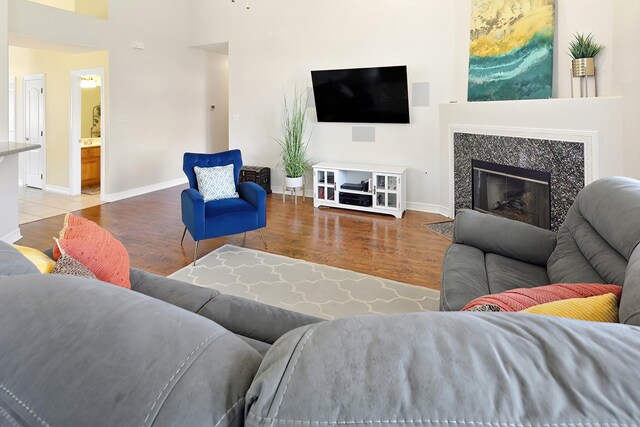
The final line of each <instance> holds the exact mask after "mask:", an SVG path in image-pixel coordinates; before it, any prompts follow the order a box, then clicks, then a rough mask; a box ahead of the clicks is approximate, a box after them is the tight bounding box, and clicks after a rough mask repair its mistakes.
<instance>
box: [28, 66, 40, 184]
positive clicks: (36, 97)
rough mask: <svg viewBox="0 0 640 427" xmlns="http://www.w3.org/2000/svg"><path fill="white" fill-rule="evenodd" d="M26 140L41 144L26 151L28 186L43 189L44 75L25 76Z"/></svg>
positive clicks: (30, 142) (29, 142)
mask: <svg viewBox="0 0 640 427" xmlns="http://www.w3.org/2000/svg"><path fill="white" fill-rule="evenodd" d="M24 140H25V142H26V143H28V144H39V145H40V148H38V149H37V150H32V151H28V152H27V153H26V175H27V183H26V184H27V186H28V187H34V188H40V189H42V187H43V184H44V166H45V163H44V162H45V159H44V152H45V151H44V147H45V134H44V76H25V78H24Z"/></svg>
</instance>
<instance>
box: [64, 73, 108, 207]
mask: <svg viewBox="0 0 640 427" xmlns="http://www.w3.org/2000/svg"><path fill="white" fill-rule="evenodd" d="M82 76H100V120H101V125H100V201H101V202H103V201H104V200H105V193H106V179H105V176H106V163H107V162H106V157H107V156H106V155H105V153H106V149H105V141H106V138H105V134H106V132H107V126H106V124H107V123H108V122H107V120H106V115H107V114H106V113H107V108H106V100H105V89H104V88H105V79H104V68H102V67H100V68H86V69H83V70H73V71H71V75H70V77H71V81H70V85H69V86H70V89H71V93H70V97H71V111H70V114H69V116H70V120H69V194H70V195H72V196H77V195H78V194H80V192H81V190H82V175H81V173H82V158H81V151H80V138H81V135H82V90H81V88H80V78H81V77H82Z"/></svg>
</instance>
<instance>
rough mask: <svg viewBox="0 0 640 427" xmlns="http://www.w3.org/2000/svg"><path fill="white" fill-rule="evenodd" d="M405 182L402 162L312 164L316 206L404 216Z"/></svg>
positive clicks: (405, 174)
mask: <svg viewBox="0 0 640 427" xmlns="http://www.w3.org/2000/svg"><path fill="white" fill-rule="evenodd" d="M406 182H407V168H405V167H401V166H385V165H365V164H356V163H337V162H321V163H318V164H315V165H313V206H314V207H316V208H317V207H320V206H328V207H332V208H344V209H353V210H357V211H363V212H376V213H381V214H388V215H393V216H395V217H396V218H402V215H403V214H404V211H405V210H406V209H407V193H406ZM345 184H346V185H345Z"/></svg>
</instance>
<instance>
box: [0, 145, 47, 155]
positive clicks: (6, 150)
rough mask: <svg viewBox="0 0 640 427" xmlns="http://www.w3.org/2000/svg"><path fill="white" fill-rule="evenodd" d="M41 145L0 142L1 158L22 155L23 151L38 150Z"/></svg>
mask: <svg viewBox="0 0 640 427" xmlns="http://www.w3.org/2000/svg"><path fill="white" fill-rule="evenodd" d="M38 148H40V145H39V144H27V143H24V142H0V157H4V156H8V155H10V154H17V153H22V152H23V151H31V150H37V149H38Z"/></svg>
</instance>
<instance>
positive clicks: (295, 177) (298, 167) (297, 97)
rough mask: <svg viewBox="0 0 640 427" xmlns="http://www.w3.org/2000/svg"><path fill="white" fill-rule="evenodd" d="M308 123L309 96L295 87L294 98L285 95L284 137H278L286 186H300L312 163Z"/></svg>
mask: <svg viewBox="0 0 640 427" xmlns="http://www.w3.org/2000/svg"><path fill="white" fill-rule="evenodd" d="M306 125H307V97H306V96H303V95H302V94H300V93H299V92H298V89H295V91H294V93H293V99H292V100H291V101H290V102H288V101H287V97H286V95H285V97H284V106H283V108H282V131H283V133H284V138H283V139H276V141H277V142H278V144H280V148H281V149H282V151H281V153H280V165H282V167H283V168H284V172H285V183H284V186H285V188H300V187H302V180H303V177H304V175H305V174H306V173H307V171H308V170H309V168H310V166H311V163H310V161H309V158H308V157H307V148H308V147H309V140H310V137H309V138H308V139H307V140H306V141H305V139H304V137H305V131H306Z"/></svg>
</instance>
